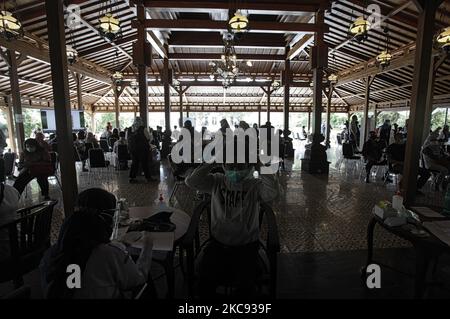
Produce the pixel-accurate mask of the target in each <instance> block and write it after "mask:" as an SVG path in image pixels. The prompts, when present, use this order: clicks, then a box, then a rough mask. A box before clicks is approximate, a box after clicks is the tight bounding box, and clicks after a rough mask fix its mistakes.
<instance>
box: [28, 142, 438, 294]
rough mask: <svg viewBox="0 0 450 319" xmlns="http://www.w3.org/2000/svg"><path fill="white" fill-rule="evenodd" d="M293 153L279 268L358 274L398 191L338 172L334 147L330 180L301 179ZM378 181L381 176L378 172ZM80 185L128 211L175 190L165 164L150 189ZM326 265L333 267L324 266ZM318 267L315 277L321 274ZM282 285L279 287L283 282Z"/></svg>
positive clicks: (182, 193) (189, 203)
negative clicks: (386, 203) (385, 203)
mask: <svg viewBox="0 0 450 319" xmlns="http://www.w3.org/2000/svg"><path fill="white" fill-rule="evenodd" d="M295 148H296V149H297V152H296V156H295V160H294V162H293V163H289V165H287V166H288V167H287V171H286V172H281V173H280V176H279V183H280V186H281V188H282V195H281V198H280V199H279V200H278V201H277V202H276V203H274V204H273V208H274V211H275V213H276V216H277V223H278V228H279V234H280V242H281V247H282V248H281V250H282V256H280V262H282V263H283V260H284V263H285V267H288V268H289V267H300V268H301V265H299V264H298V263H303V262H306V263H308V261H307V259H308V257H307V256H311V255H308V254H316V255H314V256H319V257H317V258H321V257H320V256H330V254H339V253H342V256H344V257H345V256H347V257H348V258H347V257H345V258H347V261H346V262H350V263H351V262H353V263H354V264H352V269H353V270H354V269H357V268H359V267H360V266H361V263H360V262H359V260H364V259H363V258H362V256H364V254H365V249H366V228H367V224H368V222H369V219H370V217H371V209H372V207H373V206H374V204H375V203H377V202H378V201H380V200H384V199H390V198H391V197H392V195H393V194H394V192H395V190H396V187H395V186H394V184H388V185H384V184H383V182H382V181H381V180H380V178H379V177H378V179H376V178H375V177H373V181H372V183H370V184H366V183H364V182H363V181H362V180H361V179H360V178H359V172H358V170H357V169H356V168H355V165H354V164H353V165H352V163H347V167H346V165H345V163H344V164H342V166H341V169H340V170H339V169H338V166H339V165H337V164H338V163H339V160H338V158H339V153H340V149H339V148H338V147H337V146H336V145H334V146H333V148H332V149H330V150H329V160H330V161H331V162H332V163H331V166H330V168H331V170H330V174H329V176H328V177H323V176H322V177H321V176H313V175H309V174H304V173H302V172H301V171H300V165H299V160H300V158H301V155H302V153H303V145H302V144H300V143H296V144H295ZM379 175H382V172H380V174H379ZM78 179H79V191H81V190H83V189H87V188H90V187H102V188H105V189H107V190H109V191H111V192H113V193H114V194H116V195H117V196H118V197H119V198H127V200H128V202H129V203H130V205H138V206H143V205H149V204H151V203H153V202H155V201H157V200H158V197H159V194H160V193H161V194H163V196H164V197H165V198H166V199H168V197H169V194H170V191H171V189H172V187H173V179H172V177H171V176H170V172H169V171H168V169H167V165H165V163H162V165H161V169H160V181H159V182H155V183H150V184H144V183H142V184H129V183H128V172H127V171H120V172H118V171H113V170H110V171H109V172H107V173H106V172H104V173H103V174H101V176H93V177H91V178H88V173H79V175H78ZM30 185H31V187H29V191H28V198H23V199H22V201H23V205H25V204H29V203H31V202H34V201H37V200H38V187H37V184H36V182H32V183H31V184H30ZM424 192H425V193H426V195H425V196H422V197H418V199H417V200H418V202H419V203H426V204H433V205H441V203H442V202H443V194H442V193H439V192H434V191H432V190H431V188H430V187H428V185H427V186H425V188H424ZM194 195H195V193H194V192H193V191H191V190H189V189H188V188H187V187H180V189H179V192H178V193H177V197H176V199H177V201H176V206H178V207H180V208H182V209H184V210H185V211H187V212H191V211H192V209H193V207H194V205H195V202H193V199H194V198H195V196H194ZM60 196H61V192H60V190H59V187H58V185H57V184H56V181H54V180H53V181H51V197H53V198H60ZM61 220H62V212H61V209H60V208H58V209H57V211H56V212H55V214H54V223H53V233H54V236H53V237H54V238H53V239H55V238H56V234H57V232H58V228H59V225H60V224H61ZM400 247H408V244H407V243H406V242H404V241H402V240H400V239H399V238H397V237H395V236H393V235H390V234H388V233H387V232H386V231H384V230H381V229H379V228H378V229H377V231H376V233H375V248H400ZM324 254H325V255H324ZM305 256H306V257H305ZM334 256H336V255H334ZM355 256H358V257H355ZM305 258H306V259H305ZM314 258H315V257H314ZM309 260H311V259H309ZM313 260H314V259H313ZM327 263H332V261H330V260H328V261H327ZM344 263H345V262H344ZM282 267H283V266H281V268H282ZM317 267H319V264H318V266H317ZM320 267H321V266H320ZM320 267H319V268H318V270H317V271H320ZM347 270H348V269H347ZM353 270H352V273H353ZM309 275H311V276H313V277H314V276H315V275H320V274H316V273H315V272H313V273H310V274H309ZM283 276H284V278H285V279H288V281H289V276H287V278H286V275H285V274H283V275H282V277H283ZM352 276H354V278H353V280H358V278H357V277H358V275H357V274H356V273H353V275H352ZM280 280H281V281H282V278H280ZM313 281H314V280H313ZM293 282H294V283H295V282H297V284H300V283H301V282H302V280H300V279H298V280H297V279H295V280H294V281H293ZM311 284H312V282H311ZM282 287H284V288H280V289H281V292H280V296H284V297H288V296H291V297H295V296H300V297H301V296H304V294H305V293H306V292H305V291H307V289H306V290H304V291H293V290H292V289H291V288H292V287H290V284H289V283H287V284H286V283H285V284H284V286H283V285H282ZM310 288H311V287H310ZM283 289H284V290H283ZM308 289H309V288H308ZM311 289H313V288H311ZM315 294H316V293H313V294H312V295H313V296H314V295H315ZM337 296H339V295H337ZM359 297H364V296H363V295H359Z"/></svg>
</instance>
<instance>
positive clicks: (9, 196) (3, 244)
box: [0, 158, 20, 261]
mask: <svg viewBox="0 0 450 319" xmlns="http://www.w3.org/2000/svg"><path fill="white" fill-rule="evenodd" d="M5 180H6V176H5V162H4V160H3V159H2V158H0V225H4V224H7V223H9V222H12V221H14V220H15V218H16V211H17V209H18V208H19V200H20V194H19V192H18V191H17V189H15V188H14V187H12V186H10V185H6V184H5ZM9 247H10V245H9V232H8V230H7V229H2V230H0V261H1V260H2V259H6V258H8V257H9V256H10V254H11V252H10V249H9Z"/></svg>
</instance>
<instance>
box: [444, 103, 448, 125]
mask: <svg viewBox="0 0 450 319" xmlns="http://www.w3.org/2000/svg"><path fill="white" fill-rule="evenodd" d="M447 122H448V107H446V108H445V122H444V125H447Z"/></svg>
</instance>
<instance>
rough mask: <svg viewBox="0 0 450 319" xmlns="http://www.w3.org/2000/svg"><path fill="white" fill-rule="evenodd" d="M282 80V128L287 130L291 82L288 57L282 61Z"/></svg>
mask: <svg viewBox="0 0 450 319" xmlns="http://www.w3.org/2000/svg"><path fill="white" fill-rule="evenodd" d="M288 50H289V48H286V52H288ZM283 82H284V108H283V117H284V129H285V130H289V97H290V82H291V64H290V60H289V59H286V61H284V73H283Z"/></svg>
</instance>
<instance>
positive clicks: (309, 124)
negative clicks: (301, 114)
mask: <svg viewBox="0 0 450 319" xmlns="http://www.w3.org/2000/svg"><path fill="white" fill-rule="evenodd" d="M310 132H311V110H308V133H310Z"/></svg>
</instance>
